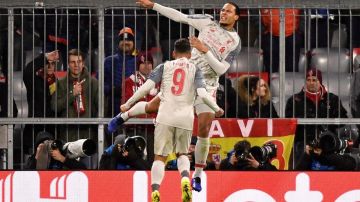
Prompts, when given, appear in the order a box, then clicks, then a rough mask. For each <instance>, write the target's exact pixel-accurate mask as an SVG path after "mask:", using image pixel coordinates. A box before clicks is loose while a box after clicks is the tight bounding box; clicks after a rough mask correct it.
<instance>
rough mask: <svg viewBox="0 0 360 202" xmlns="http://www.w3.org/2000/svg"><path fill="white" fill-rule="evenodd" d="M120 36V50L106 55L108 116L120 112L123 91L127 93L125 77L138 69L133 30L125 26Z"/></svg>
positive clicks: (105, 76)
mask: <svg viewBox="0 0 360 202" xmlns="http://www.w3.org/2000/svg"><path fill="white" fill-rule="evenodd" d="M118 36H119V39H120V41H119V46H118V49H119V51H118V52H117V53H116V54H115V55H111V56H108V57H106V58H105V61H104V82H105V83H104V92H105V96H107V98H108V107H109V108H108V109H109V111H108V112H107V114H106V115H107V117H113V116H114V115H116V114H118V113H119V112H120V103H121V101H122V100H121V99H122V97H123V96H122V92H123V93H125V92H124V91H125V78H127V77H129V76H130V75H132V74H134V73H135V70H136V67H135V65H136V54H137V52H136V49H135V41H134V40H135V34H134V32H133V30H132V29H131V28H129V27H125V28H123V29H121V30H120V32H119V35H118ZM123 82H124V84H123ZM124 98H125V97H124ZM123 101H125V100H123Z"/></svg>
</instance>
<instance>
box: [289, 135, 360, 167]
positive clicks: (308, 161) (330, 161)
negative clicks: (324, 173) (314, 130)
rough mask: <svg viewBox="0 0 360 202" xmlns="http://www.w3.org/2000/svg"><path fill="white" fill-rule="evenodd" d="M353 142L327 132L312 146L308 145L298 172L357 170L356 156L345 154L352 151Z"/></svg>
mask: <svg viewBox="0 0 360 202" xmlns="http://www.w3.org/2000/svg"><path fill="white" fill-rule="evenodd" d="M351 146H352V141H351V140H345V139H340V138H339V137H337V136H336V135H335V134H334V133H332V132H330V131H325V132H323V133H321V134H320V138H319V139H316V140H315V141H314V142H313V143H312V144H311V145H306V149H305V152H304V154H303V155H302V157H301V159H300V162H299V164H298V165H297V166H296V169H297V170H338V171H344V170H355V169H356V167H357V161H356V159H357V158H356V156H352V155H350V154H343V152H344V151H345V150H350V147H351Z"/></svg>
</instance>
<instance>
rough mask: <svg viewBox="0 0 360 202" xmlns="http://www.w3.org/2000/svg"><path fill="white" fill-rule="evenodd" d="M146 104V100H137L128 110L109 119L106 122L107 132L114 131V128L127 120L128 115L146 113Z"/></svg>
mask: <svg viewBox="0 0 360 202" xmlns="http://www.w3.org/2000/svg"><path fill="white" fill-rule="evenodd" d="M146 105H147V102H138V103H136V104H135V105H134V106H133V107H132V108H131V109H129V111H127V112H124V113H122V112H120V113H119V114H118V115H116V116H115V117H114V118H112V119H111V120H110V122H109V124H108V130H109V132H110V133H113V132H115V131H116V129H117V128H118V127H119V126H121V125H122V124H123V123H125V122H126V121H127V120H129V118H130V117H134V116H138V115H143V114H146Z"/></svg>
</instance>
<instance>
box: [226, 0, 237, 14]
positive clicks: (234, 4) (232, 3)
mask: <svg viewBox="0 0 360 202" xmlns="http://www.w3.org/2000/svg"><path fill="white" fill-rule="evenodd" d="M227 4H231V5H233V6H234V7H235V14H236V15H240V8H239V6H238V5H236V3H234V2H232V1H230V2H227Z"/></svg>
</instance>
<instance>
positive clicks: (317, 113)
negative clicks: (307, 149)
mask: <svg viewBox="0 0 360 202" xmlns="http://www.w3.org/2000/svg"><path fill="white" fill-rule="evenodd" d="M285 117H289V118H292V117H294V118H347V115H346V110H345V108H344V107H343V105H342V103H341V100H340V99H339V97H338V96H337V95H335V94H333V93H330V92H327V90H326V88H325V87H324V86H323V84H322V72H321V71H320V70H318V69H316V68H310V69H308V70H307V71H306V82H305V86H304V87H303V89H302V90H301V91H300V92H299V93H297V94H295V95H293V96H292V97H290V98H289V99H288V100H287V103H286V108H285ZM337 127H338V126H335V125H332V126H326V125H306V126H304V125H298V126H297V128H296V135H295V144H294V145H295V146H294V152H295V157H296V159H295V160H297V159H299V157H300V155H301V154H302V152H303V148H304V138H305V141H306V143H310V142H311V141H313V140H314V139H315V137H316V136H317V135H318V134H320V132H321V131H324V130H331V131H335V129H336V128H337Z"/></svg>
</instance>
